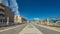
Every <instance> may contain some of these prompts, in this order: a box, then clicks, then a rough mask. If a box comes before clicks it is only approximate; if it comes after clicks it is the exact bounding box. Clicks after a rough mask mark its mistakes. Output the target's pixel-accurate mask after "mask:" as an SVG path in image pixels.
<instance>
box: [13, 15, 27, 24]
mask: <svg viewBox="0 0 60 34" xmlns="http://www.w3.org/2000/svg"><path fill="white" fill-rule="evenodd" d="M26 22H27V20H26V19H25V18H23V17H21V16H15V17H14V23H15V24H17V23H26Z"/></svg>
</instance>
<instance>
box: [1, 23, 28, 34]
mask: <svg viewBox="0 0 60 34" xmlns="http://www.w3.org/2000/svg"><path fill="white" fill-rule="evenodd" d="M26 25H27V24H23V25H19V26H15V27H11V28H7V29H4V30H0V34H18V33H19V32H20V31H21V30H22V29H24V27H25V26H26Z"/></svg>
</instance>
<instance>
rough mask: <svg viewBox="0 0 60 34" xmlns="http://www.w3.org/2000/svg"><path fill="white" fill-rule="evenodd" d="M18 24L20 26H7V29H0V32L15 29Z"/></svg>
mask: <svg viewBox="0 0 60 34" xmlns="http://www.w3.org/2000/svg"><path fill="white" fill-rule="evenodd" d="M20 26H21V25H19V26H15V27H11V28H7V29H4V30H0V32H3V31H8V30H11V29H15V28H18V27H20Z"/></svg>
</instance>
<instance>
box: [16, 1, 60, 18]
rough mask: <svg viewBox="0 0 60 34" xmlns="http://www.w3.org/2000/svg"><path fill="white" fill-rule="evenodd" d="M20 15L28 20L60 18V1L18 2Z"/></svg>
mask: <svg viewBox="0 0 60 34" xmlns="http://www.w3.org/2000/svg"><path fill="white" fill-rule="evenodd" d="M17 3H18V6H19V12H20V15H21V16H23V17H26V18H27V19H32V18H47V17H56V18H59V17H60V0H17Z"/></svg>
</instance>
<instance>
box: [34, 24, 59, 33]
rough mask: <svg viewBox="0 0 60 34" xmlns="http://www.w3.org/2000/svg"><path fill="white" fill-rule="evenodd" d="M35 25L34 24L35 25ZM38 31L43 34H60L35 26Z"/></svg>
mask: <svg viewBox="0 0 60 34" xmlns="http://www.w3.org/2000/svg"><path fill="white" fill-rule="evenodd" d="M33 25H34V24H33ZM34 26H35V27H36V28H37V29H39V30H40V31H41V32H42V33H43V34H60V32H57V31H54V30H50V29H48V28H44V27H40V26H37V25H34Z"/></svg>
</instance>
